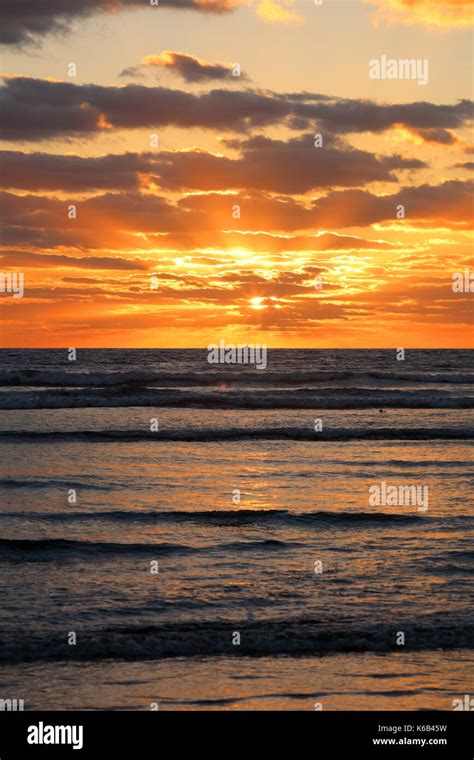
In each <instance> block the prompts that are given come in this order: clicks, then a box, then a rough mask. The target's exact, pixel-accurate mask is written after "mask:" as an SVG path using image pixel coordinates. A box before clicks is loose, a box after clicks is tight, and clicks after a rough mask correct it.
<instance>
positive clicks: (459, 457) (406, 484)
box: [0, 348, 474, 710]
mask: <svg viewBox="0 0 474 760" xmlns="http://www.w3.org/2000/svg"><path fill="white" fill-rule="evenodd" d="M73 354H74V352H70V351H69V352H68V350H67V349H54V350H49V349H48V350H47V349H44V350H43V349H42V350H33V349H15V350H14V349H2V350H1V351H0V410H1V411H0V462H1V471H0V586H1V590H0V594H1V605H0V699H23V700H24V704H25V709H41V710H77V709H87V710H150V709H160V710H273V709H278V710H320V709H323V710H402V709H404V710H428V709H435V710H450V709H452V705H453V700H455V699H459V698H463V696H464V695H465V694H466V693H469V692H470V691H471V692H472V683H473V678H472V675H473V663H474V656H473V645H474V636H473V633H474V625H473V593H472V591H473V583H472V581H473V569H474V562H473V560H474V550H473V541H472V539H473V535H474V519H473V497H472V484H473V472H472V442H473V406H474V389H473V380H474V352H473V351H469V350H451V349H450V350H406V351H405V352H400V351H397V350H396V349H390V350H386V349H383V350H382V349H381V350H343V349H341V350H326V349H324V350H309V349H308V350H299V349H269V350H268V355H267V361H266V367H265V369H263V368H260V369H259V368H258V367H256V366H255V365H244V364H210V363H209V361H208V358H209V354H208V351H207V350H206V349H205V348H203V349H176V350H175V349H126V350H122V349H80V348H79V349H77V352H76V354H75V356H74V355H73Z"/></svg>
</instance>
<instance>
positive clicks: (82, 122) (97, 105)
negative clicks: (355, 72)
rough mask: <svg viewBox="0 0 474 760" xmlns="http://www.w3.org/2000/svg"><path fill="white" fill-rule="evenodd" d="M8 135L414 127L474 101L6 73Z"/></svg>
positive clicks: (2, 97)
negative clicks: (394, 100)
mask: <svg viewBox="0 0 474 760" xmlns="http://www.w3.org/2000/svg"><path fill="white" fill-rule="evenodd" d="M0 107H1V109H2V117H3V118H2V129H1V132H0V135H1V136H2V137H3V138H4V139H6V140H15V141H18V140H41V139H47V138H54V137H62V138H64V137H67V138H71V137H74V136H80V135H90V134H92V133H100V132H103V131H105V130H107V129H110V128H111V127H115V128H118V129H133V128H138V127H152V128H154V127H157V128H158V127H166V126H176V127H182V128H191V127H201V128H205V129H214V130H218V131H225V130H234V131H241V132H242V131H246V130H248V129H250V128H252V129H255V128H259V127H265V126H271V125H275V124H286V125H287V126H290V127H291V126H293V127H294V126H295V120H296V124H297V127H296V128H297V129H303V128H305V129H311V130H312V129H314V130H315V131H317V129H318V130H319V131H321V132H322V133H323V134H324V135H325V136H326V138H327V139H329V138H330V136H331V135H334V134H336V135H341V134H344V133H350V132H382V131H384V130H386V129H389V128H391V127H394V126H397V125H404V126H406V127H407V128H409V129H410V128H414V129H438V128H441V129H448V128H450V129H451V128H455V127H462V126H464V125H466V124H468V122H469V121H470V120H471V119H472V104H471V102H470V101H467V100H461V101H458V102H457V103H456V104H454V105H438V104H433V103H402V104H399V105H390V104H384V103H374V102H371V101H359V100H346V99H339V98H331V99H330V100H328V99H327V98H324V97H321V96H315V95H306V94H303V95H302V96H301V97H299V98H297V97H296V95H294V94H293V95H292V94H290V95H285V94H281V93H273V92H268V91H265V92H262V91H258V90H251V89H246V90H238V91H233V90H228V89H227V90H226V89H217V90H211V91H209V92H204V93H200V94H193V93H189V92H182V91H179V90H172V89H169V88H166V87H145V86H143V85H138V84H128V85H125V86H124V87H104V86H99V85H92V84H85V85H76V84H72V83H69V82H55V81H47V80H43V79H31V78H27V77H5V78H4V80H3V86H2V87H1V88H0Z"/></svg>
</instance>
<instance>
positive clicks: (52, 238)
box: [0, 180, 473, 252]
mask: <svg viewBox="0 0 474 760" xmlns="http://www.w3.org/2000/svg"><path fill="white" fill-rule="evenodd" d="M472 192H473V183H472V182H469V181H466V182H463V181H461V180H451V181H448V182H443V183H442V184H440V185H437V186H433V185H426V184H425V185H419V186H416V187H404V188H401V189H400V190H398V191H397V192H396V193H393V194H392V195H376V194H374V193H370V192H368V191H366V190H360V189H354V190H338V191H334V192H331V193H329V194H328V195H326V196H324V197H321V198H318V199H316V200H313V201H312V202H308V201H306V203H303V202H300V201H297V200H295V199H294V198H293V197H291V196H277V197H274V196H269V195H265V194H264V193H263V192H259V193H256V194H250V193H242V194H239V195H231V196H230V195H225V194H224V195H223V194H220V193H204V194H199V195H198V194H195V195H190V196H187V197H185V198H181V199H180V200H179V201H178V202H177V203H170V202H169V201H167V200H166V199H164V198H162V197H160V196H157V195H151V194H141V193H138V192H130V193H105V194H103V195H100V196H96V197H94V198H88V199H86V200H84V201H82V202H80V203H78V204H77V218H76V219H74V220H70V219H69V218H68V203H67V202H65V201H62V200H58V199H56V198H45V197H41V196H36V195H14V194H11V193H2V194H1V195H0V202H1V204H2V208H3V219H4V232H3V241H4V245H8V246H20V245H24V246H35V247H36V248H63V247H65V246H68V247H81V248H84V247H87V248H96V249H97V248H102V249H108V250H117V251H125V250H150V251H153V250H160V249H165V250H166V249H168V250H169V249H170V248H173V249H175V250H176V251H177V252H178V251H179V250H181V251H182V250H184V249H187V250H189V249H191V250H192V249H195V250H203V249H204V248H213V247H214V248H219V249H221V250H224V249H229V248H231V247H237V248H239V247H241V246H243V247H244V248H245V249H248V248H250V249H251V248H252V237H251V236H247V235H250V233H258V235H262V233H268V234H271V235H276V236H277V237H276V238H275V245H274V246H272V245H269V249H270V250H272V249H276V250H278V249H279V248H280V249H286V250H292V241H291V240H288V241H287V242H284V241H283V242H282V241H281V238H280V239H279V238H278V235H284V234H286V233H298V236H301V234H302V232H303V231H305V230H306V231H312V232H314V231H322V232H325V231H327V230H332V231H333V232H335V231H336V230H342V229H344V228H356V227H370V226H371V225H374V224H377V223H386V222H388V223H390V224H399V222H398V221H397V216H396V213H397V207H398V206H400V205H403V206H404V207H405V216H406V219H405V221H404V224H408V225H413V226H417V227H419V228H423V227H448V228H451V229H453V230H460V231H464V230H469V229H470V228H471V227H472ZM235 204H238V205H239V206H240V212H241V213H240V218H239V219H236V218H234V216H233V209H234V207H235ZM305 237H306V236H305ZM339 242H341V241H338V240H329V239H326V240H325V239H323V240H320V239H319V238H316V239H312V240H309V241H307V245H308V248H307V249H308V250H320V249H321V246H322V249H327V247H329V248H331V247H333V248H336V249H337V247H338V244H339ZM347 243H348V241H345V244H346V245H347ZM343 244H344V243H343ZM255 245H256V246H257V247H258V249H265V242H264V239H263V238H261V239H260V241H259V240H258V239H257V238H255ZM295 247H296V249H299V244H298V242H297V241H296V242H295ZM351 247H353V248H358V247H359V246H358V245H357V244H356V243H355V242H352V243H351ZM370 247H371V248H372V249H383V248H384V247H386V246H384V244H383V241H382V243H379V242H378V241H371V245H370Z"/></svg>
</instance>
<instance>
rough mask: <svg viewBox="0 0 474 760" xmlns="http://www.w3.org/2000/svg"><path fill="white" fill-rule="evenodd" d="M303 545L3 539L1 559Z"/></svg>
mask: <svg viewBox="0 0 474 760" xmlns="http://www.w3.org/2000/svg"><path fill="white" fill-rule="evenodd" d="M302 546H304V544H302V543H300V542H294V541H280V540H278V539H273V538H269V539H261V540H255V541H234V542H231V543H226V544H216V545H212V546H208V547H206V546H189V545H185V544H170V543H158V544H157V543H154V544H147V543H114V542H105V541H74V540H70V539H65V538H49V539H48V538H46V539H8V538H2V539H0V559H8V560H15V559H22V558H24V557H25V556H27V558H28V560H31V559H36V560H38V561H41V560H44V559H53V560H56V559H64V556H65V555H66V556H68V557H74V556H83V555H85V556H89V557H92V558H95V559H102V558H103V557H104V556H110V555H130V556H134V555H142V554H146V555H152V556H162V555H169V554H195V553H199V552H204V553H209V552H211V551H218V552H221V551H225V552H233V551H237V552H241V551H249V550H255V549H257V550H260V549H263V550H266V549H292V548H295V547H300V548H301V547H302Z"/></svg>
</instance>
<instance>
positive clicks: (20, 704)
mask: <svg viewBox="0 0 474 760" xmlns="http://www.w3.org/2000/svg"><path fill="white" fill-rule="evenodd" d="M24 709H25V700H24V699H0V712H5V711H7V712H17V711H22V710H24Z"/></svg>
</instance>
